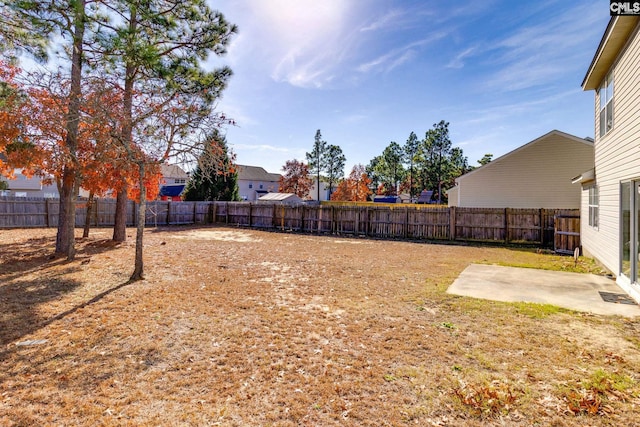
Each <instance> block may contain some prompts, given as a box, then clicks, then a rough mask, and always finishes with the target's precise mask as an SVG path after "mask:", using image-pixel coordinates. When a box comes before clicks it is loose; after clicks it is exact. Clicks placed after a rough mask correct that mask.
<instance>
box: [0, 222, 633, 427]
mask: <svg viewBox="0 0 640 427" xmlns="http://www.w3.org/2000/svg"><path fill="white" fill-rule="evenodd" d="M104 232H105V230H97V232H94V233H93V237H91V238H90V239H88V240H84V241H83V240H78V249H79V250H78V258H77V259H76V260H75V261H73V262H67V261H64V260H60V259H53V258H51V257H50V255H51V253H52V252H53V246H54V242H55V240H54V239H55V230H0V306H1V307H2V310H1V311H0V364H1V366H0V425H9V426H11V425H142V426H145V425H148V426H155V425H171V426H173V425H223V426H241V425H242V426H244V425H256V426H257V425H278V426H296V425H353V426H361V425H370V426H384V425H390V426H396V425H447V426H483V425H513V426H531V425H555V426H584V425H591V426H605V425H612V426H613V425H625V426H634V425H636V426H637V425H640V422H639V421H637V413H638V410H640V400H639V398H640V394H639V393H640V389H639V387H638V382H639V381H640V378H639V377H638V375H639V374H638V372H640V338H639V337H640V322H638V321H637V320H628V319H621V318H610V317H601V316H593V315H584V314H577V313H572V312H568V311H564V310H548V309H545V308H539V307H537V306H535V305H522V304H507V303H497V302H495V303H494V302H490V301H480V300H474V299H469V298H462V297H456V296H452V295H448V294H446V293H445V290H446V288H447V287H448V285H449V284H450V283H451V282H452V281H453V280H454V279H455V278H456V277H457V275H458V274H459V273H460V272H461V271H462V270H463V269H464V268H465V267H466V266H467V265H468V264H470V263H472V262H476V263H477V262H489V263H498V264H503V265H504V264H506V265H530V266H533V265H553V266H555V267H557V268H564V266H565V264H566V266H567V269H571V268H572V267H571V266H572V264H573V260H571V259H570V258H561V257H555V256H552V255H548V254H539V253H536V252H535V251H530V250H520V249H504V248H495V247H471V246H453V245H428V244H417V243H410V242H397V241H371V240H365V239H355V238H353V239H351V238H343V237H340V238H336V237H331V236H311V235H294V234H288V233H268V232H260V231H254V230H244V229H235V228H221V227H209V228H174V229H159V230H152V229H150V230H149V231H148V232H147V234H146V235H145V262H146V270H147V279H146V280H145V281H143V282H137V283H133V284H127V279H128V276H129V274H130V272H131V270H132V264H133V252H134V247H133V241H132V239H130V241H129V242H126V243H124V244H121V245H113V244H111V243H110V242H109V241H108V240H106V238H107V237H108V235H109V234H98V233H104ZM130 234H132V232H130ZM591 409H594V410H593V411H591ZM590 411H591V412H590Z"/></svg>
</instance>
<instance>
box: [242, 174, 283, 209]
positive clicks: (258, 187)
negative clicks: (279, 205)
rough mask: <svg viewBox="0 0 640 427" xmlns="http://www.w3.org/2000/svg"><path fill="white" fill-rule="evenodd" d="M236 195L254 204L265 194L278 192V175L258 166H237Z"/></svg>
mask: <svg viewBox="0 0 640 427" xmlns="http://www.w3.org/2000/svg"><path fill="white" fill-rule="evenodd" d="M237 171H238V194H239V195H240V198H241V199H242V200H246V201H249V202H254V201H256V200H258V199H259V198H260V197H262V196H264V195H265V194H267V193H273V192H277V191H278V187H279V186H280V176H281V175H280V174H278V173H269V172H267V171H266V170H265V169H264V168H261V167H259V166H246V165H237Z"/></svg>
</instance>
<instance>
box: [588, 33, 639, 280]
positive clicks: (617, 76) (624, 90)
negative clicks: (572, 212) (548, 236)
mask: <svg viewBox="0 0 640 427" xmlns="http://www.w3.org/2000/svg"><path fill="white" fill-rule="evenodd" d="M639 28H640V25H639V26H637V27H636V30H635V32H634V33H633V35H632V36H631V39H630V41H629V43H628V44H627V47H626V49H623V51H622V54H621V55H620V56H619V57H618V59H617V62H615V63H614V66H613V74H614V97H613V102H614V109H613V114H614V117H613V129H612V130H611V131H609V132H608V133H607V134H606V135H605V136H604V137H602V138H600V137H599V133H598V129H599V114H598V112H599V111H598V109H599V94H598V93H597V92H596V96H595V101H596V105H595V107H596V108H595V109H596V114H595V129H596V133H595V135H596V141H595V169H596V181H597V185H598V187H599V189H600V225H599V227H598V229H597V230H593V229H589V226H588V225H587V226H585V225H584V221H583V225H582V230H583V235H582V244H583V247H584V248H585V252H587V253H589V254H591V255H592V256H595V257H596V258H597V259H598V260H599V261H601V262H602V263H603V264H604V265H605V266H606V267H607V268H608V269H610V270H611V271H613V272H615V273H616V274H618V273H620V183H621V182H622V181H627V180H630V179H640V84H639V80H638V70H640V35H639V32H638V29H639ZM584 196H585V192H584V191H583V199H584ZM586 196H587V199H588V191H587V192H586ZM583 204H584V202H583ZM583 213H585V211H584V210H583Z"/></svg>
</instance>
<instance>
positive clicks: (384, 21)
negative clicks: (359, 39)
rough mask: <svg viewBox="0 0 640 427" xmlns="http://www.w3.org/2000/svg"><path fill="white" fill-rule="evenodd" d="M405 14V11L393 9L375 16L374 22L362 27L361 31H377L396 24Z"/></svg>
mask: <svg viewBox="0 0 640 427" xmlns="http://www.w3.org/2000/svg"><path fill="white" fill-rule="evenodd" d="M404 15H405V13H404V11H402V10H399V9H393V10H390V11H389V12H387V13H385V14H384V15H382V16H378V17H375V18H374V20H373V22H370V23H368V24H366V25H365V26H364V27H362V28H360V32H363V33H364V32H367V31H377V30H380V29H384V28H389V27H392V26H395V24H396V23H397V20H398V19H399V18H402V17H403V16H404Z"/></svg>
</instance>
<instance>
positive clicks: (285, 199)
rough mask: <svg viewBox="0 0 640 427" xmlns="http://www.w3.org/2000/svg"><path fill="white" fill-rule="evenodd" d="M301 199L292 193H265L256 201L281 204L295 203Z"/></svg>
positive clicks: (300, 201)
mask: <svg viewBox="0 0 640 427" xmlns="http://www.w3.org/2000/svg"><path fill="white" fill-rule="evenodd" d="M302 202H303V200H302V199H301V198H300V197H298V196H297V195H295V194H293V193H267V194H265V195H264V196H260V198H259V199H258V203H272V204H282V205H297V204H299V203H302Z"/></svg>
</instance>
